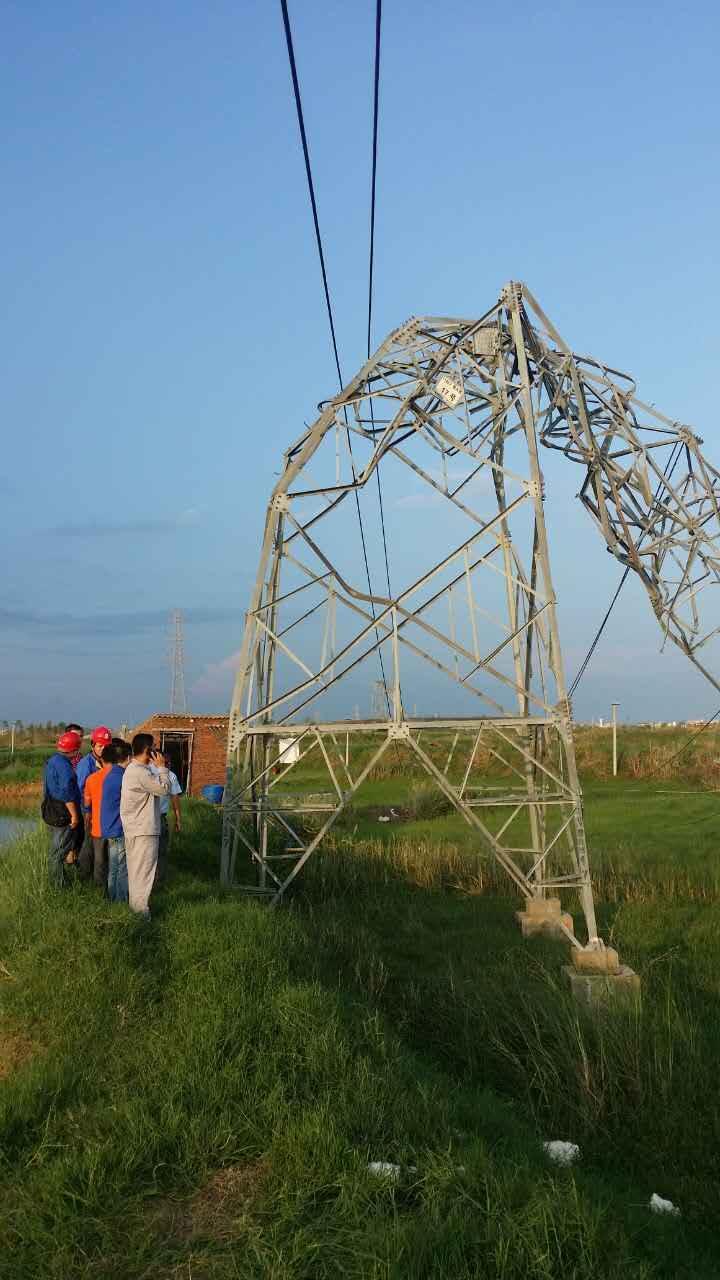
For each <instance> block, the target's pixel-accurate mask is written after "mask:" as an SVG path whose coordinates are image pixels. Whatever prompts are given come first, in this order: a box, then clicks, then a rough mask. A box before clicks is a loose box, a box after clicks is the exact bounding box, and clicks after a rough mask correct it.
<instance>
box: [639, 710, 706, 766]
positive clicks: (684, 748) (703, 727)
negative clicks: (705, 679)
mask: <svg viewBox="0 0 720 1280" xmlns="http://www.w3.org/2000/svg"><path fill="white" fill-rule="evenodd" d="M718 716H720V707H718V709H717V711H716V712H715V713H714V715H711V716H710V719H709V720H706V721H705V723H704V724H702V725H701V726H700V728H699V729H698V730H697V732H696V733H693V734H692V735H691V737H689V738H688V740H687V742H686V743H685V744H684V746H682V747H681V748H680V750H679V751H676V752H675V755H674V756H671V757H670V759H669V760H666V761H665V762H664V763H663V765H662V766H661V769H662V770H663V771H664V770H665V769H669V768H670V765H671V764H674V763H675V761H676V760H679V759H680V756H681V755H683V754H684V753H685V752H686V751H687V749H688V747H689V746H691V744H692V743H693V742H694V741H695V739H696V738H699V737H700V734H701V733H704V732H705V730H706V729H709V727H710V725H711V724H712V723H713V721H714V720H717V718H718ZM659 772H660V769H656V770H655V774H657V773H659ZM653 776H654V775H653V774H652V773H651V774H650V777H651V778H652V777H653Z"/></svg>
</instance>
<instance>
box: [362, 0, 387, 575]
mask: <svg viewBox="0 0 720 1280" xmlns="http://www.w3.org/2000/svg"><path fill="white" fill-rule="evenodd" d="M381 30H382V0H377V4H376V6H375V74H374V80H373V135H372V178H371V181H370V266H369V271H368V318H367V358H368V360H369V359H370V349H371V344H372V307H373V279H374V267H375V207H376V194H377V156H378V119H379V106H380V36H381ZM370 420H371V422H372V429H373V433H374V431H375V410H374V407H373V401H372V396H371V397H370ZM380 461H381V460H380V459H379V458H378V462H377V466H376V468H375V479H376V480H377V491H378V506H379V508H380V531H381V533H382V543H383V552H384V556H385V578H386V581H387V590H388V595H389V596H390V597H391V598H392V587H391V585H390V560H389V557H388V547H387V536H386V532H385V507H384V503H383V493H382V482H381V479H380Z"/></svg>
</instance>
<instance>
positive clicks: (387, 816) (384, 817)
mask: <svg viewBox="0 0 720 1280" xmlns="http://www.w3.org/2000/svg"><path fill="white" fill-rule="evenodd" d="M389 821H390V814H389V813H381V814H380V816H379V817H378V822H389Z"/></svg>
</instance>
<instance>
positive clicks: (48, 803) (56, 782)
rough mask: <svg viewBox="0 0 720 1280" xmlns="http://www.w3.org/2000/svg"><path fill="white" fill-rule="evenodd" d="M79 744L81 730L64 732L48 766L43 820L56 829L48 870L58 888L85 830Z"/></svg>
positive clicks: (42, 808) (52, 840) (63, 879)
mask: <svg viewBox="0 0 720 1280" xmlns="http://www.w3.org/2000/svg"><path fill="white" fill-rule="evenodd" d="M79 747H80V738H79V736H78V734H77V733H72V732H71V733H61V734H60V737H59V738H58V740H57V745H56V749H55V753H54V754H53V755H51V757H50V759H49V760H48V761H47V764H46V765H45V772H44V779H43V781H44V794H43V799H42V805H41V813H42V818H43V822H44V823H45V825H46V826H47V827H49V828H50V831H51V832H52V838H51V841H50V848H49V851H48V871H49V874H50V881H51V883H52V884H53V885H55V886H56V888H58V889H61V888H62V887H63V885H64V884H65V883H66V871H65V867H66V866H67V865H70V864H72V863H73V862H74V861H75V859H76V856H77V840H78V831H79V829H81V816H80V807H81V806H80V788H79V787H78V782H77V778H76V776H75V770H74V769H73V765H72V758H73V756H74V755H75V754H76V753H77V751H78V750H79Z"/></svg>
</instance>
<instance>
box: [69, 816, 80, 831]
mask: <svg viewBox="0 0 720 1280" xmlns="http://www.w3.org/2000/svg"><path fill="white" fill-rule="evenodd" d="M79 826H80V819H79V818H71V819H70V829H71V831H74V830H75V828H76V827H79Z"/></svg>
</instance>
